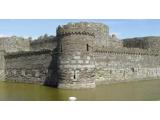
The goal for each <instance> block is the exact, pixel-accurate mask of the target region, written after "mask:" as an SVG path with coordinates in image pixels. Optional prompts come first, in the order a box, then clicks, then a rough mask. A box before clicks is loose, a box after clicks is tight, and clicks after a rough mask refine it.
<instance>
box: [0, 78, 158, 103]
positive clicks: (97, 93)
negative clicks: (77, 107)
mask: <svg viewBox="0 0 160 120" xmlns="http://www.w3.org/2000/svg"><path fill="white" fill-rule="evenodd" d="M69 96H75V97H77V99H78V100H79V101H81V100H85V101H88V100H90V101H94V100H110V101H112V100H114V101H118V100H160V80H149V81H134V82H126V83H117V84H110V85H100V86H97V87H96V88H94V89H82V90H65V89H56V88H52V87H47V86H42V85H34V84H21V83H9V82H1V83H0V100H12V101H14V100H27V101H28V100H32V101H39V100H46V101H58V100H60V101H61V100H62V101H63V100H68V97H69Z"/></svg>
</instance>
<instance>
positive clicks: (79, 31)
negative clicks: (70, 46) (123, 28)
mask: <svg viewBox="0 0 160 120" xmlns="http://www.w3.org/2000/svg"><path fill="white" fill-rule="evenodd" d="M97 32H102V33H107V32H108V26H106V25H104V24H101V23H88V22H80V23H68V24H67V25H63V26H59V27H58V28H57V35H90V36H94V35H95V34H96V33H97Z"/></svg>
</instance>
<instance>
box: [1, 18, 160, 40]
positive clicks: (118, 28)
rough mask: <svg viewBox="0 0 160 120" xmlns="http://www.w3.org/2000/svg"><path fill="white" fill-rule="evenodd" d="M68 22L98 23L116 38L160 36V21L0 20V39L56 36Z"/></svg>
mask: <svg viewBox="0 0 160 120" xmlns="http://www.w3.org/2000/svg"><path fill="white" fill-rule="evenodd" d="M68 22H98V23H104V24H106V25H108V26H109V31H110V34H116V35H117V37H118V38H120V39H123V38H132V37H143V36H160V19H0V37H2V36H13V35H16V36H20V37H25V38H27V37H32V38H37V37H38V36H40V35H43V34H45V33H47V34H48V35H54V36H55V35H56V28H57V26H58V25H64V24H67V23H68Z"/></svg>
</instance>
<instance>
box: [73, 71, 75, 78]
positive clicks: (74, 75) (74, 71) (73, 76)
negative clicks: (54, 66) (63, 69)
mask: <svg viewBox="0 0 160 120" xmlns="http://www.w3.org/2000/svg"><path fill="white" fill-rule="evenodd" d="M73 78H74V79H76V72H75V70H74V76H73Z"/></svg>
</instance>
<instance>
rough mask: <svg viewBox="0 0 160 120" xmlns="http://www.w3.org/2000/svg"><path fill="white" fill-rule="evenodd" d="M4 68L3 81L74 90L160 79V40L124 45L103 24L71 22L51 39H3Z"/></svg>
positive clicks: (145, 39)
mask: <svg viewBox="0 0 160 120" xmlns="http://www.w3.org/2000/svg"><path fill="white" fill-rule="evenodd" d="M126 32H127V31H126ZM0 68H1V69H0V80H2V81H10V82H22V83H39V84H43V85H49V86H53V87H58V88H68V89H79V88H95V87H96V85H98V84H110V83H116V82H126V81H134V80H152V79H160V37H155V36H149V37H137V38H129V39H123V40H120V39H118V38H117V37H116V35H110V34H109V27H108V26H107V25H104V24H101V23H88V22H80V23H68V24H67V25H63V26H58V27H57V33H56V36H55V37H53V39H51V40H34V41H30V40H28V39H24V38H18V37H14V36H13V37H2V38H0Z"/></svg>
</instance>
